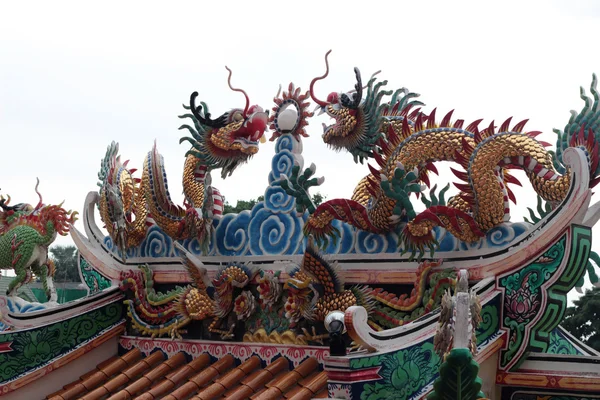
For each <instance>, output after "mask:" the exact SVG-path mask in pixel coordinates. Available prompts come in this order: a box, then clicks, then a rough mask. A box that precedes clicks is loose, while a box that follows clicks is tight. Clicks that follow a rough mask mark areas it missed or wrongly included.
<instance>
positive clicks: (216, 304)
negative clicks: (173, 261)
mask: <svg viewBox="0 0 600 400" xmlns="http://www.w3.org/2000/svg"><path fill="white" fill-rule="evenodd" d="M178 248H179V250H180V251H181V254H182V259H183V264H184V266H185V267H186V269H187V271H188V273H189V275H190V277H191V280H192V283H191V284H190V285H187V286H185V287H176V288H175V289H173V290H171V291H168V292H164V293H163V292H157V291H156V290H155V289H154V273H153V272H152V270H151V269H150V268H149V267H148V266H140V271H134V270H131V271H126V272H123V273H122V276H121V290H123V291H126V290H127V289H131V293H132V299H130V300H125V304H126V306H127V314H128V315H129V318H130V320H131V323H132V325H133V326H134V327H135V329H137V330H138V331H139V332H140V333H142V334H148V335H151V336H152V337H155V336H162V335H170V336H171V337H172V338H175V337H178V338H181V333H185V331H184V330H182V328H183V327H185V326H186V325H188V324H190V323H191V322H192V321H203V320H206V319H211V318H212V319H213V321H212V322H211V324H210V325H209V326H208V331H209V332H210V333H216V334H219V335H220V336H221V338H223V339H226V338H227V339H228V338H231V337H232V336H233V334H232V332H233V329H234V327H235V322H231V321H228V319H229V317H230V316H231V315H237V317H238V319H242V318H245V317H247V314H248V313H251V312H252V311H253V307H254V304H253V303H251V301H247V299H248V293H249V292H247V291H243V290H242V291H241V293H237V292H240V289H244V288H245V287H246V286H247V285H248V283H250V281H251V280H252V279H253V277H254V275H255V271H254V270H253V269H252V268H249V267H247V266H245V265H242V264H236V263H230V264H228V265H226V266H224V267H222V268H220V269H219V271H218V272H217V274H216V276H215V278H214V279H213V280H212V282H209V280H208V279H207V276H206V269H205V268H204V267H203V266H202V263H201V262H200V261H199V260H198V259H197V258H195V257H194V256H193V255H192V254H190V253H188V252H187V251H186V250H185V249H184V248H183V247H181V246H178ZM211 286H212V289H214V291H213V297H212V298H211V296H209V294H208V289H209V288H211ZM236 295H237V296H236ZM242 300H246V303H243V301H242ZM252 300H253V299H252ZM224 323H225V324H227V325H228V326H229V328H228V330H223V329H220V327H221V325H223V324H224Z"/></svg>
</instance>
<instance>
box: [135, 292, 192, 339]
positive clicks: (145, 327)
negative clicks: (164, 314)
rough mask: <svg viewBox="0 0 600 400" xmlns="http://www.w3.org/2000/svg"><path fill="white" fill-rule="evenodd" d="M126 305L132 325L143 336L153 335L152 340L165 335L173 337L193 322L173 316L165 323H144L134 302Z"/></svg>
mask: <svg viewBox="0 0 600 400" xmlns="http://www.w3.org/2000/svg"><path fill="white" fill-rule="evenodd" d="M124 304H125V305H126V306H127V315H128V316H129V318H130V321H131V323H132V324H133V326H134V327H135V329H137V330H138V331H139V332H140V333H141V334H145V335H151V336H152V338H154V337H156V336H162V335H165V334H171V335H173V333H174V332H177V331H178V330H179V328H181V327H183V326H185V325H187V324H188V323H189V322H190V321H191V320H190V319H189V318H187V317H183V316H181V315H176V316H173V317H171V318H169V319H166V320H165V322H164V323H161V324H153V323H148V322H146V321H144V320H143V319H142V318H140V316H139V315H138V314H137V312H136V307H135V306H134V302H133V301H132V300H125V301H124Z"/></svg>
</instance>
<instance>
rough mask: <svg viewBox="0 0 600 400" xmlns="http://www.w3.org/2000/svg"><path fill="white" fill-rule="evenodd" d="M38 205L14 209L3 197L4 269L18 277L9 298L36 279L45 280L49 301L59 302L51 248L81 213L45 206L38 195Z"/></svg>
mask: <svg viewBox="0 0 600 400" xmlns="http://www.w3.org/2000/svg"><path fill="white" fill-rule="evenodd" d="M38 186H39V180H38V182H37V185H36V187H35V191H36V193H37V194H38V196H39V199H40V200H39V202H38V204H37V205H36V206H35V207H33V206H31V205H30V204H25V203H19V204H15V205H14V206H10V205H9V204H10V196H8V198H6V199H5V198H4V197H3V196H0V268H2V269H12V270H14V272H15V274H16V276H15V277H14V278H13V280H12V281H11V282H10V284H9V285H8V290H7V292H6V295H7V296H15V295H16V294H17V290H18V289H19V287H21V286H22V285H24V284H27V283H29V282H30V281H31V280H32V279H33V276H34V275H35V276H37V277H38V278H40V280H41V281H42V284H43V287H44V291H45V293H46V296H47V297H48V300H49V301H51V302H55V301H56V299H57V296H56V290H55V289H54V284H53V282H52V278H53V276H54V273H55V271H56V268H55V265H54V262H53V261H52V259H50V258H48V247H49V246H50V244H52V242H54V240H55V239H56V236H57V235H62V236H66V235H67V233H68V232H69V229H70V227H71V225H72V224H74V223H75V221H76V220H77V212H73V211H70V210H69V211H66V210H65V209H64V208H62V204H59V205H45V204H43V202H42V196H41V194H40V193H39V192H38Z"/></svg>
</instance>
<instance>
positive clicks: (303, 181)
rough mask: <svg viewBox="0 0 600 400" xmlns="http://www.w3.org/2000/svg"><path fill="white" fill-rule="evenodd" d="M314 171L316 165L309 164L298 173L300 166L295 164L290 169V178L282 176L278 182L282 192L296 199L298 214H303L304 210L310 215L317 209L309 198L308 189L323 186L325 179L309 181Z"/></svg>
mask: <svg viewBox="0 0 600 400" xmlns="http://www.w3.org/2000/svg"><path fill="white" fill-rule="evenodd" d="M316 170H317V167H316V165H315V164H311V165H310V166H309V167H308V168H306V169H305V170H304V171H303V172H302V173H300V165H299V164H297V163H295V164H294V166H293V167H292V174H291V176H289V177H288V176H287V175H285V174H282V175H281V179H280V180H279V184H280V186H281V187H282V188H283V190H285V192H286V193H287V194H288V195H290V196H292V197H294V198H295V199H296V211H297V212H298V213H299V214H304V212H305V211H306V210H308V212H309V213H311V214H312V213H313V212H314V211H315V210H316V208H317V207H316V206H315V204H314V203H313V201H312V199H311V197H310V194H309V189H310V188H311V187H314V186H320V185H321V184H323V182H324V181H325V178H324V177H320V178H312V179H311V177H312V176H313V175H314V174H315V172H316Z"/></svg>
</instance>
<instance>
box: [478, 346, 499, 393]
mask: <svg viewBox="0 0 600 400" xmlns="http://www.w3.org/2000/svg"><path fill="white" fill-rule="evenodd" d="M498 354H499V353H495V354H494V355H492V356H491V357H490V358H488V359H487V360H485V361H484V362H483V363H481V364H480V365H479V377H480V378H481V380H482V381H483V387H482V388H481V390H482V391H483V393H485V395H486V396H487V397H488V398H489V399H490V400H501V399H500V396H499V394H498V395H497V393H496V392H497V390H496V371H497V369H498Z"/></svg>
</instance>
